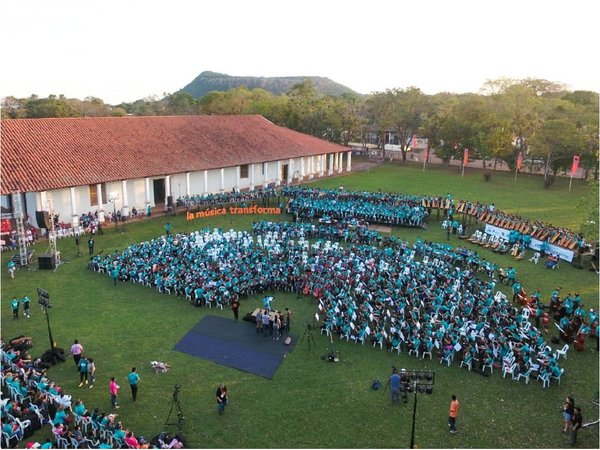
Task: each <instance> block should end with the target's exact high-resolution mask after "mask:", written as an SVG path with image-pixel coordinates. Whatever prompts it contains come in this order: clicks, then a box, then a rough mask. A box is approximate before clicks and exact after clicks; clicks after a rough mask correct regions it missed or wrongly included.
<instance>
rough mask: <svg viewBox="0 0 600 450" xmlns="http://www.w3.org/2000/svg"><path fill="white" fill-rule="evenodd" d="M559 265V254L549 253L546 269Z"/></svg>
mask: <svg viewBox="0 0 600 450" xmlns="http://www.w3.org/2000/svg"><path fill="white" fill-rule="evenodd" d="M557 265H558V256H557V255H555V254H553V253H551V254H549V255H548V259H547V260H546V264H545V267H546V269H554V268H555V267H556V266H557Z"/></svg>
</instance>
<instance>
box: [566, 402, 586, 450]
mask: <svg viewBox="0 0 600 450" xmlns="http://www.w3.org/2000/svg"><path fill="white" fill-rule="evenodd" d="M582 424H583V417H582V415H581V408H580V407H579V406H576V407H575V408H574V410H573V418H572V419H571V439H570V440H569V444H571V447H574V446H575V444H577V432H578V431H579V429H580V428H581V425H582Z"/></svg>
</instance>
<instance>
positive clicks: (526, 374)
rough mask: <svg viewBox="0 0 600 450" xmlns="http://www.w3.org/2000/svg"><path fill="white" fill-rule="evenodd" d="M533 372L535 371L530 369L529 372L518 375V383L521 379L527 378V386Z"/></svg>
mask: <svg viewBox="0 0 600 450" xmlns="http://www.w3.org/2000/svg"><path fill="white" fill-rule="evenodd" d="M532 371H533V368H531V367H530V368H529V369H528V370H527V372H525V373H520V374H519V375H517V381H519V380H520V379H521V378H525V384H529V376H530V375H531V372H532Z"/></svg>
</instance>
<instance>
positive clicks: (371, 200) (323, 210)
mask: <svg viewBox="0 0 600 450" xmlns="http://www.w3.org/2000/svg"><path fill="white" fill-rule="evenodd" d="M281 193H282V195H283V196H285V197H288V198H290V201H289V202H288V207H287V212H288V213H290V214H292V215H297V216H298V217H300V218H303V219H314V218H319V217H324V216H327V217H329V218H333V219H336V220H342V219H358V220H364V221H367V222H369V223H381V224H390V225H401V226H412V227H422V226H424V222H425V220H426V218H427V210H426V209H425V208H424V207H423V206H421V204H420V200H419V199H418V198H416V197H415V196H406V195H393V194H388V193H373V192H355V191H344V190H333V189H319V188H304V187H299V186H286V187H284V188H282V190H281Z"/></svg>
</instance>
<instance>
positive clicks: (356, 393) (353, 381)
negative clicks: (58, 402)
mask: <svg viewBox="0 0 600 450" xmlns="http://www.w3.org/2000/svg"><path fill="white" fill-rule="evenodd" d="M314 184H315V185H319V186H328V187H337V186H339V185H343V186H344V187H345V188H346V189H360V190H377V189H379V188H381V189H382V190H384V191H393V192H405V193H417V194H433V195H443V194H445V193H446V192H450V193H452V195H453V196H454V198H455V199H467V200H472V201H481V202H485V203H495V205H496V206H497V208H498V209H502V210H506V211H509V212H514V213H518V214H519V215H522V216H525V217H529V218H532V219H540V220H544V221H547V222H550V223H552V224H554V225H560V226H567V227H570V228H572V229H575V230H576V229H578V227H579V224H580V223H581V222H582V221H583V220H584V217H585V214H586V211H585V209H584V208H581V207H579V204H578V202H579V198H580V197H581V196H582V195H583V194H584V193H585V192H586V189H587V188H586V186H585V185H583V184H582V183H579V182H578V180H574V182H573V189H572V191H571V192H569V191H568V179H566V180H557V182H556V183H555V185H554V186H552V187H551V188H550V189H543V188H542V181H541V179H540V178H539V177H530V176H526V175H520V176H519V178H518V180H517V183H515V182H514V175H511V174H500V173H495V174H494V175H493V177H492V180H491V181H490V182H489V183H486V182H484V180H483V176H482V173H481V172H478V171H472V172H471V171H467V172H466V173H465V176H464V178H461V177H460V172H459V171H456V170H453V169H444V168H428V169H427V171H426V172H425V173H423V172H422V168H421V167H419V166H414V167H411V166H409V167H401V166H399V165H385V166H381V167H378V168H376V169H372V170H370V171H369V172H363V173H358V174H353V175H349V176H344V177H339V178H332V179H327V180H323V181H319V182H316V183H314ZM434 216H435V214H434ZM272 218H273V219H274V220H284V219H285V217H284V216H282V217H272ZM258 219H268V217H266V216H260V217H258V216H247V217H243V216H221V217H219V218H217V219H211V220H207V219H199V220H194V221H189V222H187V221H185V215H184V214H180V215H178V216H177V217H169V218H166V217H158V218H153V219H151V220H145V221H140V222H136V223H128V224H127V225H126V230H123V228H122V227H121V228H120V229H119V232H116V230H114V229H108V230H105V234H104V235H102V236H98V237H97V238H96V251H100V250H103V251H104V252H110V251H113V250H115V249H122V248H124V247H125V246H126V245H128V244H129V243H134V242H139V241H143V240H147V239H150V238H152V237H155V236H158V235H160V234H162V233H163V225H164V223H165V222H166V221H167V220H168V221H170V222H171V224H172V225H173V231H174V232H188V231H192V230H196V229H199V228H203V227H206V226H209V227H211V228H212V227H222V228H224V229H229V228H234V229H248V228H249V227H250V226H251V224H252V221H253V220H258ZM439 225H440V224H439V222H436V221H435V220H433V221H432V223H431V224H430V227H429V229H428V230H412V229H410V230H408V229H401V228H395V229H394V230H393V233H394V234H395V235H397V236H400V237H402V238H404V239H406V240H408V241H411V242H412V241H414V239H415V238H416V237H417V236H421V237H423V238H426V239H430V240H439V241H442V240H444V241H445V240H446V235H445V233H443V232H442V230H441V229H440V226H439ZM451 243H455V244H457V243H458V240H456V238H453V240H451ZM461 244H465V242H464V241H461ZM466 245H472V244H468V243H467V244H466ZM84 247H86V245H85V242H84V243H83V245H82V251H83V253H84V256H83V257H77V256H76V253H77V249H76V247H75V243H74V240H73V239H72V238H71V239H64V240H61V241H59V250H60V251H61V252H62V254H63V256H64V257H65V258H66V259H67V260H68V263H67V264H64V265H62V266H60V267H59V268H58V270H57V271H56V273H53V272H51V271H44V270H41V271H40V270H35V271H27V270H23V269H21V270H18V271H17V274H16V278H15V279H14V280H11V279H9V278H8V277H7V276H6V269H5V268H6V262H7V260H8V257H9V256H12V255H11V254H8V253H5V254H4V255H2V267H3V271H2V275H3V278H2V287H1V292H2V318H3V319H4V320H3V321H2V337H3V338H4V339H5V340H6V339H9V338H11V337H14V336H16V335H20V334H25V335H30V336H32V337H33V341H34V348H33V349H32V354H33V355H39V354H41V353H42V352H43V351H44V350H46V349H47V348H48V345H49V342H48V333H47V327H46V319H45V317H44V315H43V313H42V312H41V311H40V309H39V308H38V307H37V304H35V303H36V300H37V295H36V288H37V287H43V288H44V289H46V290H48V291H49V293H50V295H51V302H52V305H53V308H51V309H50V320H51V324H52V332H53V335H54V339H55V340H56V341H57V343H58V345H59V346H60V347H62V348H64V349H65V350H67V351H68V348H69V347H70V345H71V344H72V342H73V340H74V339H79V340H80V342H81V343H82V344H83V346H84V348H85V352H86V354H88V355H89V356H91V357H93V358H94V360H95V361H96V366H97V368H98V369H97V382H96V386H95V387H94V389H84V388H78V387H77V385H78V383H79V378H78V374H77V372H76V370H75V366H74V364H73V361H72V360H71V359H69V360H68V361H67V362H66V363H64V364H59V365H57V366H55V367H53V368H52V369H51V370H50V378H51V379H52V380H55V381H56V382H57V383H58V384H59V385H61V386H63V388H64V389H65V391H66V392H67V393H69V394H71V395H73V397H74V399H76V398H82V399H83V400H84V403H85V404H86V406H87V407H88V409H93V408H94V407H98V408H99V409H100V410H103V411H109V410H110V398H109V395H108V380H109V379H110V377H111V376H116V377H117V379H118V381H119V383H120V385H121V387H122V388H121V405H122V406H121V409H119V411H118V413H119V416H120V418H121V419H122V421H123V423H124V425H125V426H126V427H128V428H130V429H131V430H133V431H134V432H135V433H136V434H138V435H140V434H141V435H143V436H145V437H146V438H148V439H150V438H151V437H153V436H154V435H156V434H157V433H158V432H159V431H161V430H162V429H163V426H164V423H165V420H166V417H167V413H168V412H169V408H170V406H171V398H172V393H173V387H174V385H175V384H180V385H181V393H180V401H181V404H182V408H183V411H184V414H185V418H186V424H185V428H184V435H185V436H186V437H187V439H188V441H189V443H190V445H191V446H192V447H203V448H307V447H308V448H315V447H316V448H393V447H407V446H408V445H409V442H410V435H411V424H412V401H413V398H412V396H409V403H408V404H407V405H402V406H394V407H392V406H390V405H389V402H388V401H387V397H386V396H385V395H384V393H383V392H382V391H381V390H380V391H373V390H371V389H370V385H371V382H372V381H373V380H374V379H379V380H381V381H383V384H384V386H385V382H386V380H387V377H388V376H389V374H390V367H391V366H392V365H395V366H397V367H405V368H407V369H433V370H436V378H435V381H436V382H435V387H434V391H433V395H426V394H420V395H419V396H418V410H417V422H416V430H415V436H416V438H415V443H416V445H417V446H418V447H422V448H432V447H435V448H440V447H446V448H465V447H466V448H489V447H493V448H531V447H534V448H560V447H565V446H566V441H567V437H566V435H564V434H562V433H560V432H559V427H560V426H561V423H562V415H561V414H560V408H561V405H562V400H563V398H564V397H565V396H566V395H573V396H574V398H575V400H576V403H578V404H579V405H581V406H582V407H583V416H584V421H588V420H590V419H592V418H595V417H596V416H597V414H598V410H597V408H596V407H594V406H592V405H591V404H590V403H589V400H590V399H591V398H592V397H593V396H594V395H595V393H596V392H597V391H598V353H597V352H596V351H595V350H594V349H595V342H594V341H593V340H590V341H589V342H588V343H587V345H586V350H585V351H584V352H582V353H575V352H574V351H573V349H571V350H570V351H569V354H568V359H567V360H565V361H564V362H563V361H562V360H561V366H564V367H565V374H564V375H563V378H562V381H561V385H560V386H558V385H556V384H555V383H553V384H552V386H551V388H550V389H542V387H541V384H539V383H537V382H533V383H530V384H529V385H525V383H524V382H523V381H522V382H521V383H516V382H515V381H512V380H509V379H503V378H502V375H501V373H498V371H497V370H495V371H494V374H493V375H491V376H490V377H482V376H480V375H479V374H477V373H476V372H469V371H467V370H465V369H459V367H458V364H456V363H455V364H454V365H453V366H451V367H450V368H448V367H446V366H441V365H440V364H439V363H438V362H437V361H436V360H435V359H434V360H433V361H430V360H425V361H420V360H416V359H415V358H414V357H408V356H407V355H406V354H405V353H403V354H401V355H397V354H396V353H393V354H392V353H388V352H386V351H382V350H379V349H373V348H371V347H370V346H364V347H361V346H360V345H355V344H353V343H347V342H345V341H344V342H340V341H338V340H335V346H336V349H337V350H338V351H339V353H340V361H339V362H337V363H330V362H326V361H323V360H322V359H321V356H322V355H323V354H324V353H326V351H327V349H328V340H327V339H326V338H325V336H321V335H319V334H317V333H315V335H314V336H315V340H316V344H317V345H316V346H317V349H316V350H312V351H309V349H308V346H307V345H306V344H307V343H306V342H304V343H303V344H302V345H300V343H298V345H297V346H296V349H295V351H294V352H292V353H290V354H289V355H288V356H287V357H286V358H285V360H284V362H283V364H282V365H281V367H280V368H279V370H278V371H277V373H276V375H275V377H274V378H273V379H272V380H268V379H264V378H261V377H257V376H254V375H251V374H247V373H245V372H240V371H238V370H235V369H231V368H228V367H224V366H220V365H216V364H213V363H211V362H207V361H203V360H200V359H197V358H194V357H192V356H189V355H186V354H183V353H179V352H176V351H173V347H174V345H175V344H176V343H177V342H178V341H179V339H180V338H181V337H182V336H184V335H185V334H186V333H187V332H188V331H189V330H190V328H192V327H193V326H194V325H195V324H196V323H197V322H199V321H200V320H201V319H202V317H204V316H205V315H206V314H215V315H219V316H223V317H228V318H233V314H232V313H231V311H228V310H225V311H220V310H215V309H208V310H207V309H206V308H195V307H193V306H191V305H190V304H189V303H188V302H187V301H186V300H183V299H178V298H176V297H175V296H168V295H163V294H159V293H158V292H156V291H155V290H153V289H150V288H145V287H142V286H139V285H135V284H131V283H128V284H122V283H121V284H119V286H117V287H114V286H113V285H112V281H111V279H110V278H109V277H108V276H106V275H102V274H97V273H94V272H91V271H88V270H87V269H86V264H87V261H88V258H87V257H86V255H85V253H87V248H84ZM473 247H476V246H473ZM46 248H47V243H45V242H43V243H39V244H37V245H36V253H37V254H39V253H44V252H45V250H46ZM477 248H478V250H479V251H480V253H481V254H482V255H483V256H484V257H485V258H487V259H489V260H491V261H493V262H494V263H496V264H498V265H501V266H504V267H506V266H509V265H513V266H515V267H516V268H517V272H518V278H519V279H521V280H523V284H524V288H525V290H526V291H527V292H531V291H533V290H534V289H535V288H539V289H540V290H541V292H542V295H543V301H544V302H546V303H547V302H548V299H549V294H550V291H551V290H552V289H553V288H554V287H556V286H562V289H563V293H566V292H574V291H579V292H580V293H581V295H582V297H583V299H584V303H585V305H586V306H587V307H594V308H595V309H597V308H598V277H597V275H596V274H595V273H593V272H589V271H587V270H577V269H575V268H573V267H571V266H570V265H569V264H567V263H563V264H561V267H560V269H558V270H555V271H549V270H546V269H544V268H543V266H542V265H537V266H536V265H534V264H533V263H530V262H528V261H527V259H525V260H523V261H519V262H515V261H514V260H513V258H511V257H510V256H508V255H497V254H495V253H492V252H491V251H488V250H486V249H482V248H480V247H477ZM24 294H27V295H29V296H30V297H31V298H32V311H33V314H32V317H31V319H23V318H21V319H20V320H19V321H14V320H12V319H11V313H10V299H12V297H13V295H16V296H19V297H22V296H23V295H24ZM261 298H262V295H256V296H254V297H252V298H250V299H247V300H242V307H241V309H240V313H241V315H244V314H245V313H246V312H249V311H251V310H253V309H254V308H255V307H257V306H259V305H260V300H261ZM275 299H276V300H275V303H274V307H275V308H277V309H283V308H285V307H290V308H291V309H292V310H293V311H294V320H293V323H292V334H296V335H299V336H302V335H303V333H304V330H305V327H306V323H308V322H310V321H311V318H312V316H313V315H314V313H315V311H316V301H314V300H313V299H310V298H297V296H296V295H295V294H289V293H276V294H275ZM554 331H555V328H554V326H553V325H552V326H551V333H550V334H552V335H554V334H556V333H554ZM549 337H550V335H549ZM151 360H160V361H167V362H169V363H170V364H171V365H172V369H171V370H170V371H169V372H168V373H166V374H160V375H155V374H154V373H153V372H152V371H151V369H150V364H149V362H150V361H151ZM132 366H136V367H137V368H138V372H139V374H140V376H141V384H140V389H139V394H138V401H137V402H136V405H135V406H133V405H132V403H131V401H130V399H129V398H130V396H129V387H128V386H127V382H126V376H127V373H128V372H129V369H130V368H131V367H132ZM219 382H225V383H226V384H227V386H228V388H229V391H230V405H229V406H228V408H227V411H226V413H225V415H223V416H218V415H217V413H216V408H215V401H214V397H213V396H214V393H215V390H216V387H217V385H218V383H219ZM452 394H456V395H457V396H458V398H459V400H460V401H461V410H460V414H459V418H458V420H457V427H458V429H459V433H457V434H449V433H448V426H447V413H448V406H449V403H450V396H451V395H452ZM170 429H171V430H174V429H175V428H174V427H170ZM37 433H39V434H36V436H35V437H36V438H37V437H38V436H40V438H39V439H38V440H42V439H41V436H44V437H45V436H46V435H47V432H46V433H42V432H41V431H40V432H37ZM579 441H580V443H579V446H580V447H585V448H598V447H599V439H598V428H592V429H587V430H582V431H581V432H580V433H579ZM21 446H24V445H23V443H22V444H21Z"/></svg>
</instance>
